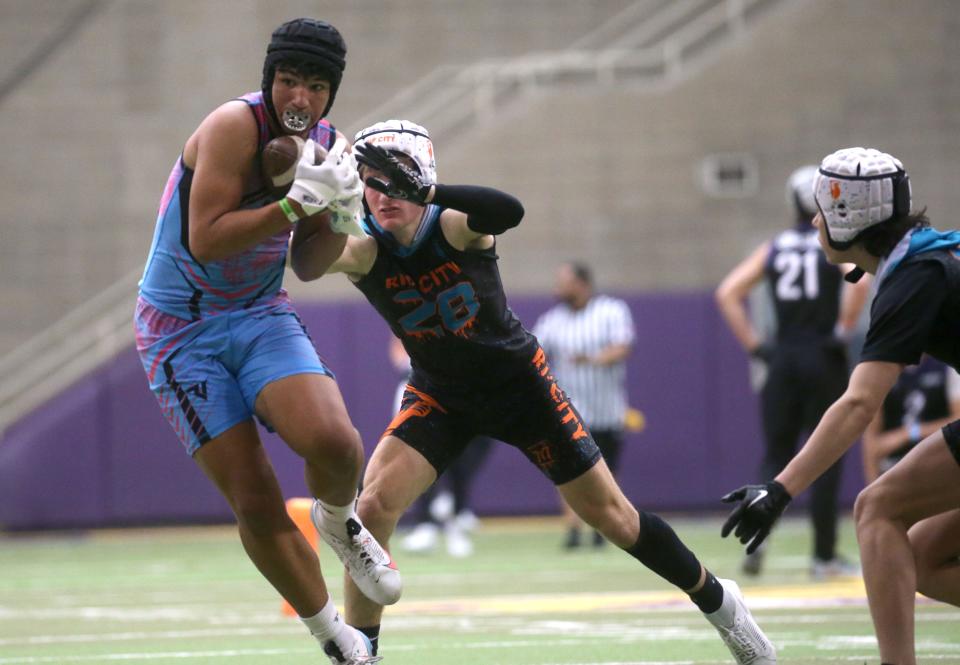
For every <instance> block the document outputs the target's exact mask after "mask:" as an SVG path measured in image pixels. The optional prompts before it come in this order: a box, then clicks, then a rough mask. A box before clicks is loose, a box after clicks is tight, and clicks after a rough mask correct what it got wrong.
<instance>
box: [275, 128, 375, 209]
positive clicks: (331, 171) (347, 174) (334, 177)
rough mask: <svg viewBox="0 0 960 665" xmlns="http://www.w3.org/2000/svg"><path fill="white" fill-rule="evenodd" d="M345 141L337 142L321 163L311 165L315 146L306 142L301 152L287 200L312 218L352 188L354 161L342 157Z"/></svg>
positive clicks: (354, 176)
mask: <svg viewBox="0 0 960 665" xmlns="http://www.w3.org/2000/svg"><path fill="white" fill-rule="evenodd" d="M346 147H347V142H346V140H345V139H343V138H340V139H337V142H336V143H334V144H333V147H332V148H331V149H330V152H328V153H327V156H326V158H324V160H323V161H322V162H321V163H320V164H314V156H315V155H316V146H315V144H314V142H313V139H309V140H308V141H306V142H305V143H304V145H303V149H302V150H301V151H300V160H299V161H298V162H297V170H296V173H295V174H294V180H293V184H292V185H291V186H290V192H289V193H288V194H287V198H290V199H293V200H294V201H296V202H297V203H299V204H300V206H301V207H302V208H303V211H304V212H305V213H306V214H307V215H308V216H309V215H315V214H317V213H318V212H320V211H321V210H323V209H325V208H327V207H329V206H330V204H331V203H333V202H334V201H335V200H336V199H338V198H340V197H341V196H343V195H344V194H345V191H344V190H347V191H348V192H350V191H351V188H355V184H354V181H357V180H359V176H358V175H357V167H356V164H357V162H356V159H354V158H353V155H346V156H345V155H344V149H345V148H346Z"/></svg>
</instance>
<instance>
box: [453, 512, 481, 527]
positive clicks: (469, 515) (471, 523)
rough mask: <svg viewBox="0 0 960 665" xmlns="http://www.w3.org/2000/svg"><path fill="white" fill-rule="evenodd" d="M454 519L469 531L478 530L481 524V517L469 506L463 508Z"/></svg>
mask: <svg viewBox="0 0 960 665" xmlns="http://www.w3.org/2000/svg"><path fill="white" fill-rule="evenodd" d="M453 519H454V520H455V521H456V523H457V526H459V527H460V528H461V529H463V530H464V531H466V532H467V533H470V532H471V531H476V530H477V527H479V526H480V519H479V518H478V517H477V516H476V515H475V514H474V512H473V511H472V510H470V509H469V508H465V509H464V510H461V511H460V512H459V513H457V515H456V517H454V518H453Z"/></svg>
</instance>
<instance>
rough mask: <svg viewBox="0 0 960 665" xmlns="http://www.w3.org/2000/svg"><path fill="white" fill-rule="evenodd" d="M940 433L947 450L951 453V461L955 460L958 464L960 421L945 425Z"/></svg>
mask: <svg viewBox="0 0 960 665" xmlns="http://www.w3.org/2000/svg"><path fill="white" fill-rule="evenodd" d="M940 431H941V432H943V438H944V440H945V441H946V442H947V448H949V449H950V452H951V453H953V459H955V460H957V464H960V420H954V421H953V422H952V423H947V424H946V425H944V426H943V429H941V430H940Z"/></svg>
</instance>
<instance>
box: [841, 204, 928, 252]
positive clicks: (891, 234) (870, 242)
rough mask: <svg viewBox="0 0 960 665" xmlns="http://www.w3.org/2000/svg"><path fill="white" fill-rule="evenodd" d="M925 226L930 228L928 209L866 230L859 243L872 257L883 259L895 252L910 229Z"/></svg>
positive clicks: (861, 234) (859, 237) (860, 236)
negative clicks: (894, 249)
mask: <svg viewBox="0 0 960 665" xmlns="http://www.w3.org/2000/svg"><path fill="white" fill-rule="evenodd" d="M925 226H930V219H929V218H928V217H927V209H926V208H924V209H923V210H921V211H920V212H917V213H914V214H912V215H902V216H900V217H895V218H893V219H890V220H888V221H886V222H882V223H880V224H875V225H874V226H871V227H869V228H867V229H864V230H863V231H862V232H861V233H860V235H859V236H858V237H857V242H859V243H860V244H862V245H863V248H864V249H865V250H867V252H869V253H870V254H871V255H873V256H877V257H880V258H883V257H885V256H887V255H888V254H890V252H892V251H893V248H894V247H896V246H897V243H898V242H900V240H901V239H902V238H903V236H905V235H906V234H907V232H908V231H909V230H910V229H913V228H923V227H925Z"/></svg>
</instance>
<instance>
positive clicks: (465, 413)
mask: <svg viewBox="0 0 960 665" xmlns="http://www.w3.org/2000/svg"><path fill="white" fill-rule="evenodd" d="M386 435H393V436H395V437H397V438H399V439H400V440H402V441H403V442H404V443H406V444H407V445H409V446H411V447H412V448H414V449H415V450H417V451H418V452H419V453H420V454H422V455H423V456H424V457H426V458H427V460H428V461H429V462H430V464H432V465H433V467H434V468H435V469H436V470H437V474H438V475H439V474H440V473H443V470H444V469H445V468H446V467H447V466H448V465H449V464H450V462H452V461H453V460H454V459H455V458H456V457H457V456H459V455H460V453H461V452H462V451H463V449H464V447H466V445H467V444H468V443H470V441H471V440H472V439H473V438H474V437H476V436H478V435H484V436H489V437H491V438H494V439H498V440H500V441H503V442H504V443H508V444H510V445H512V446H514V447H515V448H517V449H519V450H520V452H522V453H523V454H524V455H525V456H526V457H527V459H529V460H530V461H531V462H533V463H534V464H536V465H537V467H538V468H539V469H540V471H542V472H543V474H544V475H546V476H547V477H548V478H549V479H550V480H551V481H553V483H554V484H556V485H560V484H563V483H566V482H569V481H571V480H573V479H574V478H578V477H579V476H581V475H582V474H584V473H585V472H586V471H588V470H589V469H591V468H592V467H593V465H594V464H596V463H597V461H598V460H599V459H600V458H601V454H600V449H599V448H598V447H597V444H596V443H594V441H593V436H592V435H591V434H590V431H589V430H588V429H587V426H586V425H585V424H584V423H583V419H582V418H581V417H580V414H579V413H577V410H576V409H575V408H574V406H573V404H571V402H570V400H568V399H567V397H566V395H565V394H564V392H563V390H562V389H561V388H560V386H558V385H557V382H556V380H555V379H554V377H553V375H552V373H551V372H550V367H549V366H548V365H547V359H546V356H545V354H544V352H543V350H542V349H540V348H538V349H537V350H536V353H535V354H534V356H533V357H532V358H531V359H530V363H529V366H528V367H525V368H523V370H522V371H521V372H520V373H519V374H518V375H517V376H516V377H514V378H513V379H511V380H510V381H509V382H508V383H507V384H505V385H503V386H501V387H499V388H497V389H495V390H489V389H488V390H476V389H472V388H470V386H456V387H452V386H442V387H441V386H439V385H437V384H436V382H432V381H430V378H429V377H426V376H422V375H418V373H417V372H414V373H413V376H411V378H410V382H409V383H408V384H407V387H406V390H405V391H404V393H403V400H402V402H401V404H400V411H399V412H398V413H397V415H396V417H394V419H393V422H391V423H390V426H389V427H388V428H387V430H386V432H384V436H386Z"/></svg>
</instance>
